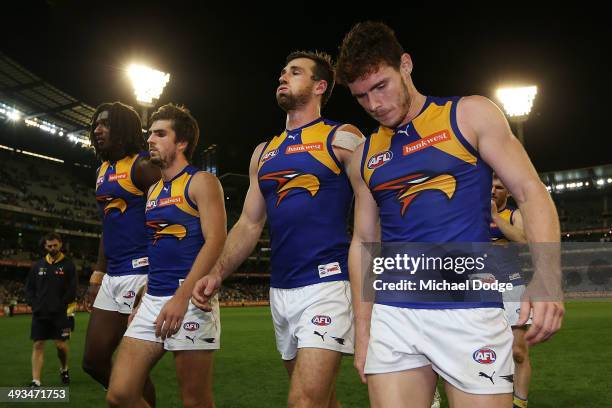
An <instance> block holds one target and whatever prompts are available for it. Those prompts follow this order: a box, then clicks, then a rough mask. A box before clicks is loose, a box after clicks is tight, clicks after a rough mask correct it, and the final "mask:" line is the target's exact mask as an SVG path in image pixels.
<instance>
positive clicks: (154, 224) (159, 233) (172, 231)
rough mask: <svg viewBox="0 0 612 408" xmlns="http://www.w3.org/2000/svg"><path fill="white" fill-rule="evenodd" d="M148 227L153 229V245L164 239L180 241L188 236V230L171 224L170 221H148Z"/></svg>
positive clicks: (182, 226) (179, 225)
mask: <svg viewBox="0 0 612 408" xmlns="http://www.w3.org/2000/svg"><path fill="white" fill-rule="evenodd" d="M146 225H147V227H150V228H153V229H154V230H155V232H154V233H153V245H155V244H157V241H158V240H159V239H160V238H163V237H175V238H176V239H178V240H179V241H180V240H182V239H183V238H185V237H186V236H187V228H185V226H184V225H181V224H170V223H168V221H163V220H159V221H147V222H146Z"/></svg>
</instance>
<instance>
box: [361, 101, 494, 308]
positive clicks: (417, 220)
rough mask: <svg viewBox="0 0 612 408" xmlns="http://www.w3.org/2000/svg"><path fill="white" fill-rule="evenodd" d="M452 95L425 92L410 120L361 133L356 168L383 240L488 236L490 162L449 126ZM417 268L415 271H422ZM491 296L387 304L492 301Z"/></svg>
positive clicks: (467, 305)
mask: <svg viewBox="0 0 612 408" xmlns="http://www.w3.org/2000/svg"><path fill="white" fill-rule="evenodd" d="M459 100H460V97H427V99H426V101H425V104H424V106H423V108H422V110H421V112H420V113H419V114H418V115H417V116H416V117H415V118H414V119H413V120H412V121H411V122H409V123H408V124H406V125H403V126H401V127H399V128H397V129H389V128H386V127H382V126H381V127H379V128H378V129H377V130H376V131H375V132H374V133H373V134H372V135H371V136H370V137H369V139H368V140H367V141H366V144H365V145H364V150H363V156H362V162H361V175H362V178H363V180H364V181H365V183H366V185H367V186H368V187H369V189H370V191H371V193H372V196H373V197H374V199H375V201H376V203H377V204H378V207H379V212H380V223H381V240H382V242H383V243H448V242H481V243H484V242H489V222H490V219H491V216H490V202H491V201H490V197H491V182H492V179H491V169H490V167H489V166H488V165H487V164H486V163H485V162H484V161H483V160H482V159H481V157H480V155H479V154H478V152H477V151H476V150H475V149H474V148H473V147H472V146H471V145H470V144H469V142H468V141H467V140H466V139H465V138H464V137H463V135H462V134H461V132H460V130H459V127H458V126H457V104H458V102H459ZM424 273H426V272H423V271H421V272H420V274H421V276H420V277H419V278H420V279H427V275H423V274H424ZM453 275H454V273H453ZM469 299H471V300H469ZM498 300H499V299H497V297H496V299H495V301H493V302H491V301H490V300H487V301H484V300H481V299H480V297H479V296H476V298H474V297H473V296H469V297H462V300H461V301H449V302H446V303H436V304H429V303H426V302H425V303H413V302H409V301H401V300H400V301H398V302H393V303H392V305H393V306H399V307H414V308H432V309H440V308H471V307H487V306H488V307H491V306H494V307H499V306H501V302H499V301H498ZM378 302H379V303H385V302H384V301H378Z"/></svg>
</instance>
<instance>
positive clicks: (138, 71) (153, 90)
mask: <svg viewBox="0 0 612 408" xmlns="http://www.w3.org/2000/svg"><path fill="white" fill-rule="evenodd" d="M127 72H128V76H129V77H130V80H131V81H132V86H133V87H134V93H135V94H136V101H137V102H138V104H139V105H140V106H141V107H142V110H141V118H140V119H141V120H142V123H143V126H146V123H147V120H148V119H147V116H148V109H149V108H152V107H153V106H154V105H155V102H157V100H158V99H159V97H160V96H161V94H162V92H163V91H164V88H165V87H166V84H168V81H170V74H167V73H165V72H161V71H158V70H156V69H153V68H149V67H147V66H145V65H139V64H132V65H130V66H129V68H128V71H127Z"/></svg>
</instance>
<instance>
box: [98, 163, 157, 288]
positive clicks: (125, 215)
mask: <svg viewBox="0 0 612 408" xmlns="http://www.w3.org/2000/svg"><path fill="white" fill-rule="evenodd" d="M145 156H148V153H139V154H135V155H133V156H127V157H124V158H123V159H121V160H119V161H117V162H109V161H105V162H104V163H102V165H101V166H100V168H98V174H97V179H96V201H97V202H98V209H99V211H100V217H101V219H102V232H103V239H104V255H105V257H106V261H107V270H106V272H107V273H108V274H109V275H110V276H120V275H137V274H138V275H139V274H146V273H147V272H148V268H147V265H148V264H149V263H148V261H147V237H146V232H145V219H144V210H145V193H144V192H143V191H141V190H139V189H138V187H136V186H135V185H134V182H133V173H134V167H135V166H134V164H135V163H136V161H137V160H138V158H140V157H145Z"/></svg>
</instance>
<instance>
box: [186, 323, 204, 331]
mask: <svg viewBox="0 0 612 408" xmlns="http://www.w3.org/2000/svg"><path fill="white" fill-rule="evenodd" d="M199 328H200V323H197V322H186V323H185V324H183V329H185V330H187V331H196V330H198V329H199Z"/></svg>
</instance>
